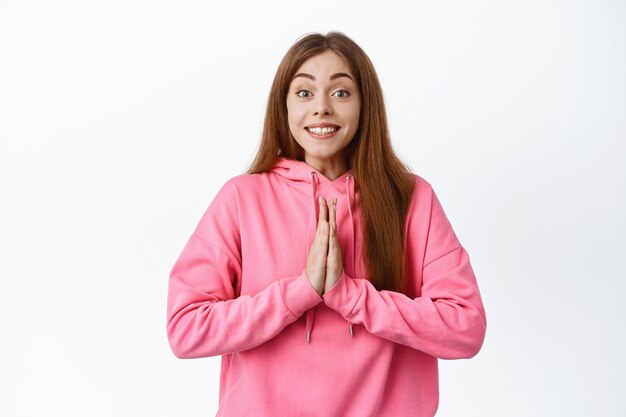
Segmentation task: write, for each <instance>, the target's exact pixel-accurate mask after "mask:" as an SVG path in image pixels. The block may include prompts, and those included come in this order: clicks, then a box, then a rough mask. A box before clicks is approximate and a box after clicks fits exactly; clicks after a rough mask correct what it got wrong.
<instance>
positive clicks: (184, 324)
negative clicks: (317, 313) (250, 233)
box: [167, 183, 322, 358]
mask: <svg viewBox="0 0 626 417" xmlns="http://www.w3.org/2000/svg"><path fill="white" fill-rule="evenodd" d="M239 235H240V233H239V226H238V213H237V195H236V190H234V188H233V187H230V186H229V184H228V183H226V184H225V186H223V187H222V189H220V191H219V192H218V194H217V195H216V197H215V198H214V200H213V202H212V203H211V205H210V206H209V208H208V209H207V211H206V212H205V214H204V216H203V218H202V219H201V221H200V223H199V224H198V227H197V228H196V230H195V231H194V233H193V234H192V235H191V236H190V238H189V240H188V241H187V244H186V245H185V247H184V249H183V251H182V253H181V254H180V256H179V258H178V260H177V261H176V263H175V265H174V267H173V268H172V271H171V273H170V278H169V287H168V300H167V336H168V340H169V343H170V347H171V349H172V351H173V352H174V354H175V355H176V356H177V357H179V358H198V357H207V356H214V355H220V354H228V353H233V352H239V351H243V350H247V349H251V348H253V347H256V346H258V345H260V344H262V343H264V342H265V341H267V340H269V339H271V338H273V337H274V336H276V335H277V334H278V333H279V332H280V331H281V330H282V329H283V328H284V327H285V326H287V325H288V324H290V323H292V322H294V321H295V320H297V319H298V317H300V316H301V315H302V314H303V313H304V312H305V311H306V310H307V309H309V308H311V307H313V306H314V305H316V304H317V303H319V302H321V301H322V298H321V297H320V296H319V294H318V293H317V292H316V291H315V290H314V289H313V287H312V286H311V284H310V283H309V280H308V278H307V277H306V274H305V273H304V269H303V271H302V273H301V274H299V275H296V276H291V277H285V278H282V279H277V280H276V281H274V282H273V283H271V284H270V285H268V286H267V287H265V288H264V289H263V290H261V291H259V292H258V293H256V294H255V295H254V296H248V295H245V296H238V297H237V296H236V288H237V283H238V281H239V280H240V279H241V262H240V259H241V254H240V250H239V249H238V248H239V247H240V242H239V241H238V239H239Z"/></svg>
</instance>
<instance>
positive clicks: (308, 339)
mask: <svg viewBox="0 0 626 417" xmlns="http://www.w3.org/2000/svg"><path fill="white" fill-rule="evenodd" d="M310 341H311V332H306V342H307V343H310Z"/></svg>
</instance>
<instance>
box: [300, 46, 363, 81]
mask: <svg viewBox="0 0 626 417" xmlns="http://www.w3.org/2000/svg"><path fill="white" fill-rule="evenodd" d="M337 72H345V73H347V74H350V76H352V77H353V78H354V74H352V71H350V67H349V66H348V63H347V62H346V61H345V60H344V59H343V58H342V57H341V56H339V55H337V54H336V53H335V52H333V51H324V52H322V53H321V54H318V55H314V56H312V57H310V58H309V59H307V60H306V61H304V62H303V63H302V65H300V67H299V68H298V70H297V71H296V74H297V73H306V74H311V75H313V76H315V78H318V76H319V77H323V79H325V80H328V77H329V76H330V75H331V74H334V73H337Z"/></svg>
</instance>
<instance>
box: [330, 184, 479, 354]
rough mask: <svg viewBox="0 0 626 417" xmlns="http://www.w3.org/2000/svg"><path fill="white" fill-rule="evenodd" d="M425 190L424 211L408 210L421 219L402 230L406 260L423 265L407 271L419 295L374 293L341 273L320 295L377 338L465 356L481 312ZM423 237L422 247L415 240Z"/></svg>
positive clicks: (460, 257)
mask: <svg viewBox="0 0 626 417" xmlns="http://www.w3.org/2000/svg"><path fill="white" fill-rule="evenodd" d="M429 194H430V195H429V196H428V200H429V204H426V206H427V209H418V208H416V207H417V205H413V206H412V207H413V208H412V209H411V210H412V211H410V212H409V216H421V217H422V218H425V221H423V222H421V223H420V221H419V219H411V218H409V222H408V228H407V235H408V244H407V252H408V253H407V256H408V257H413V259H411V260H409V263H410V264H415V265H423V266H421V268H420V269H421V271H413V273H412V274H411V275H413V277H412V279H415V280H416V282H417V284H418V285H419V288H418V289H417V290H418V293H419V294H420V296H419V297H416V298H410V297H408V296H407V295H405V294H403V293H399V292H395V291H386V290H383V291H378V290H376V288H375V287H374V286H373V285H372V284H371V283H370V282H369V281H368V280H367V279H353V278H352V277H350V276H348V275H347V274H346V273H345V271H344V272H343V273H342V275H341V277H340V279H339V281H338V282H337V283H336V284H335V286H333V288H331V289H330V290H329V291H328V292H327V293H325V294H324V296H323V298H324V302H325V303H326V305H327V306H329V307H330V308H332V309H334V310H336V311H337V312H339V313H340V314H341V315H342V316H343V317H344V318H345V319H346V320H348V321H350V322H351V323H353V324H360V325H363V326H364V327H365V328H366V329H367V330H368V331H369V332H370V333H372V334H374V335H376V336H379V337H382V338H386V339H388V340H391V341H394V342H396V343H401V344H404V345H407V346H410V347H412V348H414V349H417V350H420V351H423V352H425V353H428V354H430V355H432V356H435V357H438V358H442V359H458V358H469V357H472V356H474V355H476V353H478V351H479V350H480V348H481V346H482V343H483V341H484V337H485V331H486V316H485V310H484V307H483V304H482V300H481V297H480V292H479V289H478V285H477V282H476V277H475V275H474V272H473V270H472V267H471V264H470V260H469V256H468V254H467V252H466V251H465V249H464V248H463V247H462V246H461V244H460V243H459V241H458V239H457V237H456V235H455V234H454V231H453V230H452V227H451V225H450V223H449V221H448V219H447V217H446V215H445V213H444V211H443V208H442V207H441V204H440V203H439V200H438V199H437V196H436V195H435V193H434V191H432V188H431V192H430V193H429ZM420 207H424V204H422V205H421V206H420ZM424 239H426V241H425V243H423V244H421V245H420V244H419V242H416V241H417V240H424ZM417 248H423V250H421V251H420V250H418V249H417ZM416 275H421V280H419V278H415V276H416ZM413 284H415V283H413ZM420 284H421V285H420Z"/></svg>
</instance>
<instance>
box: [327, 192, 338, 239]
mask: <svg viewBox="0 0 626 417" xmlns="http://www.w3.org/2000/svg"><path fill="white" fill-rule="evenodd" d="M328 223H330V236H331V237H335V236H336V235H337V197H335V198H333V202H332V204H330V207H329V215H328Z"/></svg>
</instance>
